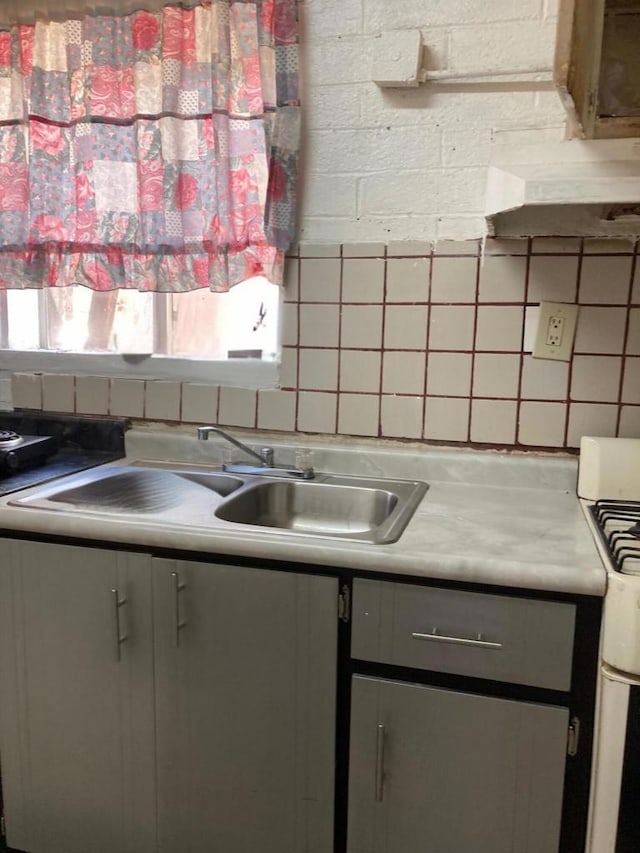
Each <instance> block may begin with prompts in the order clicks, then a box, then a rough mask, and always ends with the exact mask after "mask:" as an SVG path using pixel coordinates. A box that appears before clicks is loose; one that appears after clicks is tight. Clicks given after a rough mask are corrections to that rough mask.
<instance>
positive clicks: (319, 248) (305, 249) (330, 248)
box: [298, 243, 340, 258]
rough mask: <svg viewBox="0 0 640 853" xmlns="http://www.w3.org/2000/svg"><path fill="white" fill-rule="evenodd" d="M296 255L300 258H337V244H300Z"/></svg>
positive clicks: (338, 245) (338, 246)
mask: <svg viewBox="0 0 640 853" xmlns="http://www.w3.org/2000/svg"><path fill="white" fill-rule="evenodd" d="M298 254H299V255H300V257H301V258H339V257H340V244H339V243H300V244H299V246H298Z"/></svg>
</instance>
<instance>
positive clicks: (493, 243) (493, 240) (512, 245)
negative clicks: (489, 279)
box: [484, 237, 529, 255]
mask: <svg viewBox="0 0 640 853" xmlns="http://www.w3.org/2000/svg"><path fill="white" fill-rule="evenodd" d="M484 251H485V254H487V255H526V254H528V252H529V241H528V240H527V239H526V238H521V237H487V239H486V240H485V243H484Z"/></svg>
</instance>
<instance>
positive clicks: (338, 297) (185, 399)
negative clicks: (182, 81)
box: [0, 0, 640, 448]
mask: <svg viewBox="0 0 640 853" xmlns="http://www.w3.org/2000/svg"><path fill="white" fill-rule="evenodd" d="M300 13H301V26H302V40H303V48H302V54H303V77H304V103H305V113H304V114H305V127H304V150H303V182H302V187H301V210H300V223H299V236H300V245H299V247H296V248H295V249H294V251H293V252H292V256H291V258H290V259H289V263H288V270H287V284H286V288H285V306H284V315H283V329H282V339H283V362H282V372H281V390H279V391H256V390H255V389H246V388H222V389H218V388H215V387H206V386H203V385H197V384H192V383H182V384H180V383H177V382H147V383H144V382H142V381H139V380H121V379H120V380H113V381H109V380H104V381H102V382H98V383H96V382H93V381H91V380H87V379H86V378H81V377H78V378H76V377H51V376H44V377H33V376H18V377H15V378H14V381H13V394H11V393H10V389H9V387H8V385H7V382H8V380H7V379H6V378H5V379H4V381H2V380H0V406H2V405H5V406H9V405H11V399H12V401H13V404H14V405H16V406H20V407H22V406H25V407H33V408H40V407H44V408H47V409H52V408H59V409H64V410H75V411H79V412H87V413H92V412H93V413H104V412H111V413H113V414H119V415H128V416H131V417H133V418H146V419H157V420H165V421H168V422H180V421H182V422H189V423H192V422H199V421H200V422H202V421H205V420H216V421H217V422H219V423H221V424H226V425H229V426H239V427H257V428H264V429H276V430H283V431H288V432H296V431H298V432H312V433H315V432H319V433H339V434H344V435H365V436H378V437H388V438H407V439H413V440H416V439H417V440H426V441H442V442H451V443H454V442H455V443H461V444H469V443H471V444H475V445H487V444H488V445H501V446H507V447H509V446H520V447H532V446H535V447H549V448H573V447H576V446H577V445H578V444H579V439H580V435H581V434H589V433H590V434H604V435H626V436H637V435H640V284H639V278H638V275H639V274H638V262H637V247H636V245H635V244H634V243H633V242H631V243H630V242H615V241H614V242H611V241H609V242H602V241H596V240H586V241H583V240H577V239H576V240H570V239H569V240H555V241H554V240H524V241H489V242H488V244H487V247H486V249H487V255H486V257H485V258H484V260H483V258H482V256H481V250H480V245H479V242H478V238H480V237H481V236H482V235H483V234H484V230H485V223H484V218H483V216H482V209H483V204H484V187H485V179H486V168H487V164H488V162H489V157H490V153H491V150H492V147H493V146H495V145H515V146H517V145H518V144H529V143H532V142H533V143H536V144H540V145H544V143H545V142H547V141H557V140H560V139H562V138H563V137H564V135H565V115H564V111H563V108H562V106H561V104H560V101H559V98H558V96H557V94H556V93H555V91H554V90H553V89H552V88H551V87H550V86H549V85H548V84H544V83H541V84H537V85H532V84H527V85H523V84H516V83H513V82H512V83H510V82H495V81H494V82H493V83H486V82H485V83H482V84H478V83H475V82H473V81H470V82H468V83H465V84H464V85H455V86H450V85H447V84H444V83H441V84H439V85H437V86H436V85H433V84H429V85H425V86H422V87H420V88H419V89H415V90H406V91H404V90H403V91H398V90H394V91H388V90H386V91H383V90H380V89H379V88H378V87H377V86H376V85H375V84H374V83H373V82H372V80H371V61H372V57H373V56H374V55H375V53H376V50H377V49H378V48H379V45H380V37H381V35H382V33H384V32H386V31H388V30H395V29H402V28H408V29H415V28H417V29H419V30H420V31H421V32H422V35H423V39H424V43H425V45H426V48H427V55H428V62H429V66H430V67H432V68H434V69H440V70H443V71H450V72H452V73H456V72H458V73H460V72H461V73H467V72H469V73H476V74H478V75H479V76H481V75H482V74H483V73H484V72H487V71H496V70H502V71H505V72H506V71H509V72H514V73H516V72H520V73H523V72H540V73H541V74H542V76H543V77H544V78H545V79H548V78H549V77H550V72H551V68H552V62H553V52H554V45H555V29H556V13H557V0H485V2H482V3H480V2H477V0H449V2H447V3H441V2H439V0H394V2H393V3H389V2H388V0H300ZM541 299H545V300H557V301H568V302H574V301H575V302H578V303H580V304H581V306H582V308H581V315H580V316H581V319H580V323H579V328H578V337H577V342H576V353H575V356H574V358H573V359H572V361H571V362H570V363H561V364H556V363H551V362H545V361H539V360H533V359H532V358H531V357H530V354H529V353H528V351H527V347H526V342H525V317H526V315H527V313H528V311H530V309H531V307H532V306H534V305H536V304H537V303H538V302H539V301H540V300H541Z"/></svg>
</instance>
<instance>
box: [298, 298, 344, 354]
mask: <svg viewBox="0 0 640 853" xmlns="http://www.w3.org/2000/svg"><path fill="white" fill-rule="evenodd" d="M339 329H340V306H339V305H301V306H300V346H303V347H337V346H338V341H339V338H340V333H339Z"/></svg>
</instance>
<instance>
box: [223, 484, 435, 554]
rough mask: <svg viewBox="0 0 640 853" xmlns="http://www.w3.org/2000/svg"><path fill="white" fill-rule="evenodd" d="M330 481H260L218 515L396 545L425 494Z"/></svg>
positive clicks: (413, 488) (409, 487)
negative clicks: (394, 543) (395, 542)
mask: <svg viewBox="0 0 640 853" xmlns="http://www.w3.org/2000/svg"><path fill="white" fill-rule="evenodd" d="M338 479H339V478H335V480H336V481H337V480H338ZM327 480H328V481H327V482H320V483H316V482H308V481H303V482H301V481H291V480H287V481H278V482H274V481H271V482H261V483H258V484H256V485H254V486H253V487H252V488H249V489H243V490H242V491H241V492H239V493H238V494H237V495H234V496H232V497H230V498H229V499H228V500H226V501H225V502H224V503H222V504H221V505H220V506H219V507H218V509H217V510H216V517H217V518H219V519H222V520H223V521H228V522H231V523H234V524H245V525H247V524H248V525H254V526H257V527H271V528H276V529H278V530H283V531H291V532H294V533H301V534H306V535H308V536H327V537H332V538H348V539H364V540H367V541H371V542H378V543H382V542H394V541H395V540H396V539H398V538H399V536H400V534H401V533H402V531H403V530H404V528H405V526H406V524H407V522H408V520H409V518H411V516H412V515H413V512H414V510H415V508H416V506H417V505H418V503H419V502H420V500H421V498H422V496H423V495H424V493H425V491H426V486H424V484H422V483H407V482H400V481H394V482H393V483H390V484H389V485H388V486H387V484H386V482H385V481H375V485H371V486H361V485H355V484H345V482H344V480H343V481H342V482H330V480H331V478H327Z"/></svg>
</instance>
